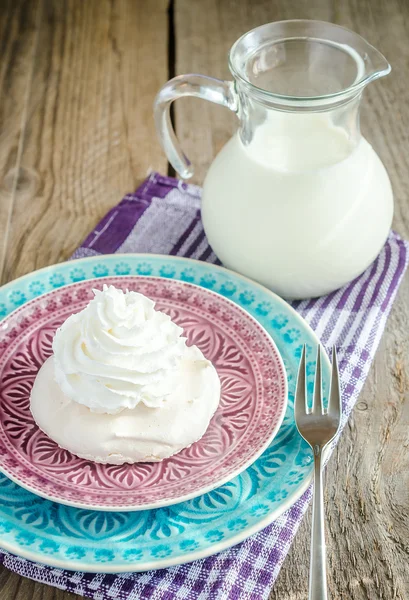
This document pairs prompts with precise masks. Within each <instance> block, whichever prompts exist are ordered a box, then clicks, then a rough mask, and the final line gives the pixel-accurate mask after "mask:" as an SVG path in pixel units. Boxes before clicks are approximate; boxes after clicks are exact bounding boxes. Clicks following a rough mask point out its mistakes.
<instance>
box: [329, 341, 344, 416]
mask: <svg viewBox="0 0 409 600" xmlns="http://www.w3.org/2000/svg"><path fill="white" fill-rule="evenodd" d="M328 414H329V415H331V417H333V418H334V419H337V420H338V421H340V420H341V391H340V389H339V369H338V358H337V349H336V348H335V346H334V347H333V349H332V376H331V391H330V395H329V402H328Z"/></svg>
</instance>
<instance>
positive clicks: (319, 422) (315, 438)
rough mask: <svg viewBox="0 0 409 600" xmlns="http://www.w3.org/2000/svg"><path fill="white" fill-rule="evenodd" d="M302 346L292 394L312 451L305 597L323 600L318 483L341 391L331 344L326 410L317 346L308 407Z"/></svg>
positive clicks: (321, 514)
mask: <svg viewBox="0 0 409 600" xmlns="http://www.w3.org/2000/svg"><path fill="white" fill-rule="evenodd" d="M305 354H306V351H305V346H304V348H303V352H302V356H301V362H300V367H299V370H298V379H297V390H296V393H295V405H294V413H295V423H296V425H297V429H298V431H299V432H300V434H301V435H302V437H303V438H304V439H305V441H306V442H307V443H308V444H309V445H310V446H311V448H312V451H313V453H314V498H313V506H312V534H311V559H310V584H309V596H308V597H309V600H326V598H327V569H326V550H325V529H324V497H323V482H322V456H323V451H324V449H325V447H326V446H327V445H328V444H329V442H330V441H331V440H332V439H333V438H334V437H335V436H336V434H337V432H338V429H339V425H340V422H341V393H340V389H339V371H338V361H337V353H336V349H335V347H334V348H333V351H332V376H331V391H330V394H329V401H328V410H327V411H325V410H324V407H323V404H322V381H321V346H318V354H317V367H316V371H315V384H314V399H313V405H312V410H309V409H308V407H307V393H306V387H305V385H306V373H305Z"/></svg>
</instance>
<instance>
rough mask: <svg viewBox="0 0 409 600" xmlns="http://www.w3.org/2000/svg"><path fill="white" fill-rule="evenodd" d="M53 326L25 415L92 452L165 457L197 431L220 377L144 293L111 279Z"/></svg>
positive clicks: (212, 408) (101, 456) (102, 459)
mask: <svg viewBox="0 0 409 600" xmlns="http://www.w3.org/2000/svg"><path fill="white" fill-rule="evenodd" d="M94 293H95V298H94V299H93V300H91V302H90V303H89V304H88V306H87V307H86V308H85V309H84V310H82V311H81V312H79V313H77V314H74V315H72V316H71V317H69V318H68V319H67V320H66V321H65V323H64V324H63V325H62V326H61V327H60V328H59V329H58V330H57V332H56V334H55V337H54V341H53V351H54V355H53V356H51V357H50V358H49V359H47V360H46V362H45V363H44V364H43V366H42V367H41V369H40V370H39V372H38V374H37V377H36V380H35V382H34V385H33V389H32V391H31V398H30V408H31V412H32V414H33V417H34V420H35V421H36V423H37V425H38V426H39V427H40V429H42V430H43V431H44V432H45V433H46V434H47V435H48V436H49V437H50V438H51V439H53V440H54V441H55V442H56V443H57V444H58V445H59V446H61V447H62V448H65V449H66V450H69V451H70V452H72V453H73V454H76V455H77V456H79V457H81V458H85V459H89V460H93V461H94V462H99V463H108V464H123V463H126V462H128V463H134V462H142V461H146V462H154V461H160V460H162V459H163V458H167V457H169V456H171V455H172V454H175V453H176V452H179V451H180V450H182V449H183V448H186V447H188V446H190V445H191V444H192V443H193V442H196V441H197V440H199V439H200V438H201V437H202V436H203V435H204V433H205V432H206V430H207V428H208V426H209V423H210V419H211V418H212V416H213V414H214V413H215V412H216V410H217V407H218V404H219V400H220V380H219V376H218V374H217V371H216V369H215V368H214V367H213V365H212V363H211V362H210V361H208V360H206V359H205V357H204V356H203V354H202V352H201V351H200V350H199V349H198V348H197V347H196V346H192V347H188V346H186V339H185V338H184V337H181V336H182V333H183V330H182V329H181V328H180V327H178V326H177V325H176V324H175V323H173V322H172V321H171V319H170V317H169V316H167V315H165V314H164V313H162V312H160V311H156V310H155V308H154V302H152V300H150V299H149V298H146V297H145V296H143V295H142V294H138V293H136V292H128V291H127V292H126V293H123V292H122V291H121V290H118V289H116V288H114V287H113V286H110V287H107V286H104V289H103V291H102V292H101V291H97V290H95V292H94Z"/></svg>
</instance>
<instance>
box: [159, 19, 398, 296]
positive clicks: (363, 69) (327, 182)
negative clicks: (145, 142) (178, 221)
mask: <svg viewBox="0 0 409 600" xmlns="http://www.w3.org/2000/svg"><path fill="white" fill-rule="evenodd" d="M229 66H230V71H231V73H232V75H233V78H234V81H232V82H230V81H220V80H217V79H213V78H211V77H207V76H204V75H193V74H192V75H181V76H179V77H175V78H174V79H172V80H171V81H169V82H168V83H166V84H165V86H164V87H163V88H162V89H161V90H160V92H159V94H158V96H157V98H156V101H155V121H156V126H157V129H158V132H159V136H160V139H161V142H162V145H163V148H164V150H165V152H166V154H167V156H168V159H169V161H170V163H171V164H172V165H173V167H174V168H175V169H176V171H177V172H178V173H179V174H180V176H181V177H183V178H189V177H190V176H191V175H192V174H193V169H192V166H191V164H190V162H189V160H188V158H187V157H186V156H185V155H184V154H183V152H182V150H181V148H180V146H179V143H178V141H177V139H176V137H175V134H174V131H173V129H172V125H171V122H170V118H169V108H170V104H171V102H172V101H173V100H175V99H176V98H180V97H181V96H195V97H198V98H203V99H205V100H210V101H211V102H215V103H217V104H221V105H223V106H225V107H227V108H229V109H230V110H232V111H234V112H235V113H236V114H237V116H238V119H239V127H238V131H237V133H236V134H235V135H234V136H233V138H232V139H231V140H230V141H229V142H228V143H227V144H226V145H225V146H224V148H222V150H221V152H220V153H219V154H218V156H217V157H216V158H215V160H214V161H213V163H212V165H211V166H210V169H209V171H208V173H207V176H206V178H205V181H204V186H203V200H202V218H203V225H204V228H205V232H206V235H207V237H208V240H209V243H210V245H211V246H212V248H213V250H214V252H215V253H216V255H217V256H218V257H219V258H220V260H221V261H222V263H223V264H224V265H225V266H226V267H229V268H231V269H233V270H235V271H238V272H240V273H242V274H244V275H247V276H248V277H250V278H252V279H254V280H256V281H258V282H260V283H262V284H264V285H266V286H267V287H269V288H270V289H272V290H273V291H275V292H277V293H278V294H280V295H281V296H284V297H287V298H294V299H297V298H307V297H314V296H319V295H322V294H326V293H328V292H331V291H333V290H335V289H337V288H339V287H341V286H342V285H344V284H346V283H347V282H349V281H351V280H352V279H354V278H355V277H356V276H358V275H360V274H361V273H362V272H363V271H364V270H365V269H366V268H367V267H368V266H369V265H370V264H371V262H372V261H373V260H374V259H375V258H376V256H377V254H378V253H379V251H380V249H381V248H382V246H383V244H384V243H385V240H386V238H387V236H388V232H389V229H390V226H391V222H392V216H393V195H392V189H391V185H390V181H389V178H388V175H387V173H386V170H385V168H384V166H383V164H382V163H381V161H380V159H379V157H378V156H377V154H376V153H375V151H374V150H373V148H372V147H371V146H370V144H369V143H368V142H367V141H366V140H365V139H364V138H363V137H362V135H361V132H360V128H359V109H360V103H361V97H362V93H363V90H364V88H365V86H366V85H367V84H368V83H369V82H371V81H373V80H375V79H377V78H379V77H382V76H383V75H387V74H388V73H389V72H390V65H389V64H388V62H387V61H386V59H385V58H384V56H382V54H380V52H378V50H376V49H375V48H374V47H373V46H371V45H370V44H369V43H367V42H366V41H365V40H364V39H363V38H361V37H360V36H359V35H357V34H355V33H353V32H352V31H349V30H347V29H344V28H343V27H339V26H337V25H333V24H331V23H325V22H320V21H305V20H296V21H282V22H277V23H270V24H268V25H263V26H261V27H258V28H256V29H254V30H252V31H250V32H248V33H246V34H245V35H243V36H242V37H241V38H240V39H239V40H238V41H237V42H236V43H235V44H234V46H233V47H232V49H231V51H230V54H229Z"/></svg>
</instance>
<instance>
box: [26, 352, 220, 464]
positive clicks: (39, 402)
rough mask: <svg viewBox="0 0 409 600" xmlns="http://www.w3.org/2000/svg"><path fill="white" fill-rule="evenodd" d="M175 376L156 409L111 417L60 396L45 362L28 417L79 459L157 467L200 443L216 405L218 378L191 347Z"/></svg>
mask: <svg viewBox="0 0 409 600" xmlns="http://www.w3.org/2000/svg"><path fill="white" fill-rule="evenodd" d="M179 375H180V376H179V377H178V380H177V385H176V387H175V388H174V389H173V390H172V392H171V393H170V394H169V395H168V397H167V400H166V402H165V403H164V404H163V405H162V406H160V407H158V408H151V407H148V406H146V404H144V403H143V402H140V403H139V404H138V405H137V406H136V407H135V408H133V409H129V408H126V409H124V410H122V411H121V412H119V413H116V414H114V415H112V414H103V413H95V412H92V411H91V410H90V409H89V408H88V407H86V406H84V405H83V404H79V403H78V402H74V401H73V400H71V399H69V398H67V396H65V395H64V393H63V392H62V390H61V388H60V387H59V385H58V384H57V382H56V381H55V380H54V358H53V357H50V358H49V359H48V360H46V362H45V363H44V365H43V366H42V367H41V369H40V371H39V373H38V375H37V378H36V380H35V383H34V387H33V390H32V393H31V412H32V414H33V417H34V419H35V421H36V423H37V425H38V426H39V427H40V429H42V430H43V431H44V432H45V433H46V434H47V435H48V436H49V437H50V438H52V439H53V440H54V441H55V442H57V444H58V445H59V446H61V447H62V448H65V449H66V450H69V451H70V452H72V453H73V454H76V455H77V456H79V457H81V458H85V459H88V460H92V461H94V462H98V463H108V464H116V465H121V464H123V463H135V462H157V461H160V460H162V459H164V458H167V457H169V456H171V455H172V454H176V453H177V452H179V451H180V450H182V449H183V448H186V447H188V446H190V445H191V444H193V442H196V441H197V440H199V439H200V438H201V437H202V436H203V435H204V433H205V432H206V430H207V428H208V425H209V423H210V419H211V418H212V416H213V414H214V412H215V411H216V409H217V406H218V404H219V397H220V381H219V377H218V375H217V372H216V370H215V368H214V367H213V366H212V364H211V363H210V362H209V361H206V360H203V355H202V353H201V352H200V350H199V349H198V348H197V347H196V346H192V347H191V348H187V349H186V354H185V356H184V358H183V360H182V363H181V369H180V373H179Z"/></svg>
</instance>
